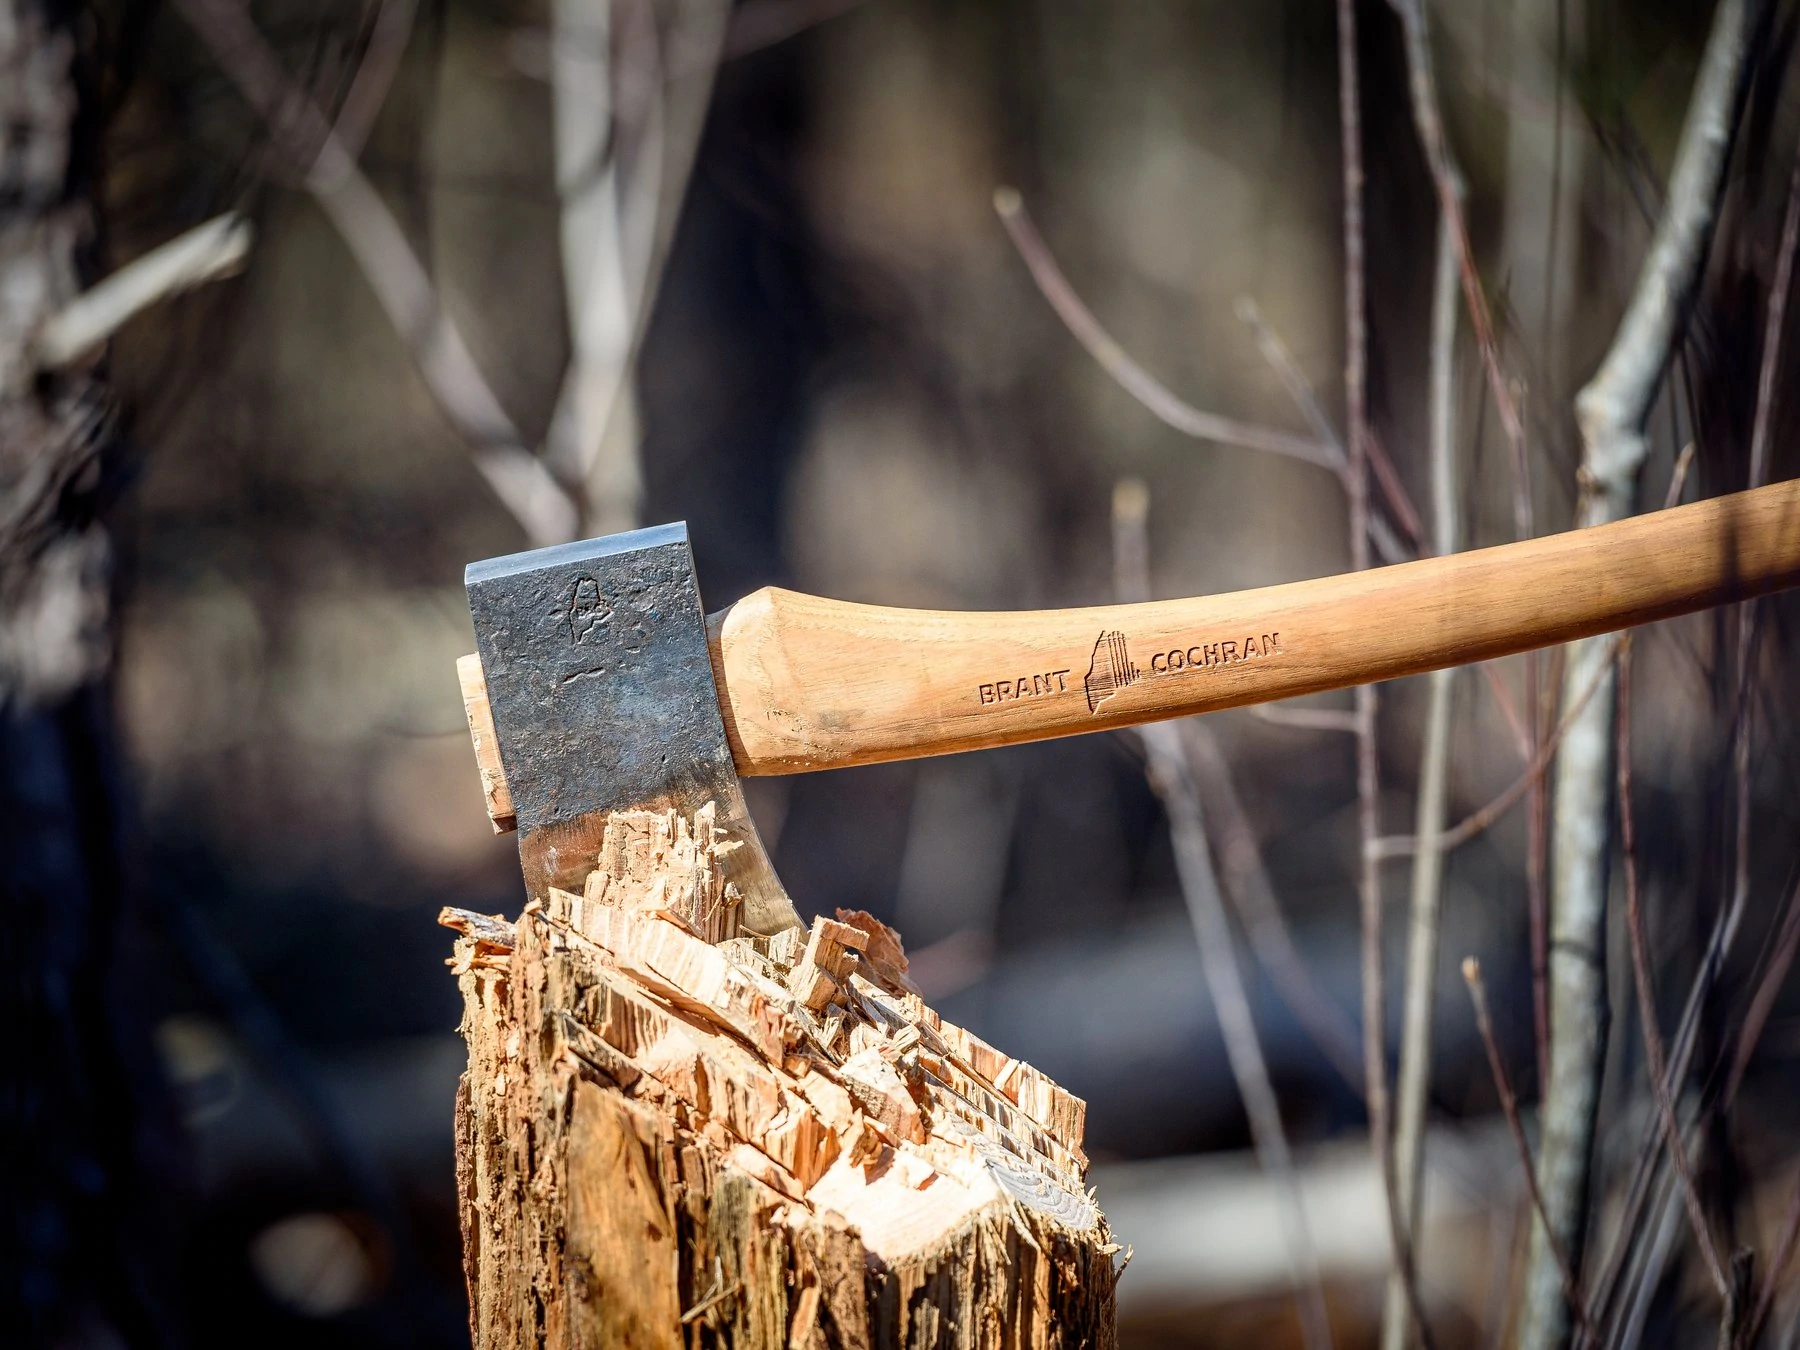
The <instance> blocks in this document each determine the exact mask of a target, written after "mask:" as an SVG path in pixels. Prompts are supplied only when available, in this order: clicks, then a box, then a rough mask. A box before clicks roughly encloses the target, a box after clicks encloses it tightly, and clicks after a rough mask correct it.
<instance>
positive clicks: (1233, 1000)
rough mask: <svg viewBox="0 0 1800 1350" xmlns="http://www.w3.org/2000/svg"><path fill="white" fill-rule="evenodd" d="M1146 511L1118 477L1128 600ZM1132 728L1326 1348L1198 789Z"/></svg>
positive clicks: (1166, 741) (1183, 762)
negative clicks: (1163, 819)
mask: <svg viewBox="0 0 1800 1350" xmlns="http://www.w3.org/2000/svg"><path fill="white" fill-rule="evenodd" d="M1148 513H1149V494H1148V492H1147V491H1146V490H1145V488H1144V485H1143V484H1142V483H1140V482H1136V481H1134V480H1127V481H1125V482H1122V483H1120V484H1119V485H1118V486H1117V487H1116V488H1115V489H1114V491H1113V568H1114V575H1115V578H1116V589H1117V591H1118V595H1119V599H1120V600H1121V601H1124V602H1127V603H1130V602H1133V601H1140V600H1148V599H1149V598H1150V567H1149V542H1148V531H1147V529H1146V520H1147V516H1148ZM1137 732H1138V736H1139V738H1140V739H1141V740H1142V741H1143V744H1144V752H1145V756H1146V758H1147V759H1148V761H1149V763H1148V768H1149V774H1150V785H1151V787H1152V788H1154V789H1155V791H1156V795H1157V797H1158V798H1160V799H1161V801H1162V805H1163V811H1164V812H1165V813H1166V814H1167V816H1168V820H1169V833H1170V836H1171V840H1172V842H1173V844H1174V847H1175V868H1176V873H1177V875H1178V876H1179V878H1180V881H1181V894H1182V898H1183V899H1184V900H1185V901H1186V902H1187V910H1188V918H1189V920H1190V921H1191V922H1192V924H1193V928H1194V941H1195V944H1196V945H1197V946H1198V947H1199V949H1200V964H1201V967H1202V968H1203V969H1204V971H1205V972H1206V986H1207V989H1208V990H1209V991H1210V992H1211V994H1212V1000H1213V1007H1214V1009H1215V1011H1216V1012H1217V1014H1218V1018H1219V1033H1220V1035H1221V1036H1222V1037H1223V1039H1224V1041H1225V1058H1226V1061H1227V1062H1228V1063H1229V1064H1230V1066H1231V1075H1232V1078H1233V1079H1234V1080H1235V1081H1236V1083H1237V1088H1238V1095H1239V1096H1240V1097H1241V1098H1242V1099H1243V1102H1244V1111H1245V1113H1246V1114H1247V1115H1248V1116H1249V1118H1250V1134H1251V1138H1252V1139H1253V1141H1254V1143H1255V1146H1256V1157H1257V1162H1258V1163H1259V1164H1260V1165H1261V1167H1262V1169H1263V1171H1265V1172H1267V1173H1268V1174H1269V1176H1270V1177H1271V1178H1273V1179H1274V1180H1275V1182H1276V1184H1277V1185H1278V1186H1279V1187H1280V1191H1281V1196H1282V1200H1283V1203H1282V1206H1281V1214H1282V1226H1283V1227H1284V1228H1285V1229H1286V1234H1287V1247H1288V1260H1289V1262H1290V1265H1291V1268H1292V1271H1293V1280H1294V1294H1295V1297H1296V1300H1297V1301H1298V1304H1299V1312H1300V1328H1301V1333H1302V1335H1303V1337H1304V1339H1305V1343H1306V1345H1307V1348H1308V1350H1328V1347H1329V1346H1330V1345H1331V1322H1330V1318H1329V1316H1328V1314H1327V1313H1326V1309H1325V1291H1324V1288H1323V1286H1322V1285H1321V1284H1320V1281H1319V1262H1318V1256H1317V1253H1316V1251H1315V1249H1314V1247H1313V1240H1312V1232H1311V1230H1310V1228H1309V1227H1308V1225H1307V1221H1306V1211H1305V1209H1304V1207H1303V1206H1302V1205H1301V1202H1300V1184H1299V1181H1298V1180H1297V1179H1296V1177H1295V1174H1294V1160H1293V1155H1292V1154H1291V1152H1290V1151H1289V1149H1288V1142H1287V1133H1286V1131H1285V1130H1284V1129H1283V1127H1282V1124H1281V1108H1280V1106H1279V1104H1278V1103H1277V1102H1276V1100H1275V1089H1274V1086H1273V1085H1272V1084H1271V1083H1270V1081H1269V1067H1268V1063H1267V1061H1265V1059H1264V1058H1263V1052H1262V1044H1261V1042H1260V1041H1259V1040H1258V1039H1257V1034H1256V1022H1255V1019H1254V1018H1253V1017H1252V1015H1251V1012H1250V999H1249V996H1248V995H1247V994H1246V993H1245V992H1244V978H1243V974H1242V972H1241V971H1240V969H1239V967H1238V960H1237V953H1236V951H1235V942H1234V940H1233V938H1232V935H1231V924H1230V922H1229V921H1228V920H1227V919H1226V917H1225V905H1224V902H1223V901H1222V900H1221V899H1220V897H1219V882H1218V878H1217V876H1216V875H1215V874H1214V872H1213V864H1212V854H1211V851H1210V849H1209V847H1208V844H1207V839H1206V821H1205V817H1204V815H1203V813H1202V810H1201V805H1200V792H1199V789H1198V788H1197V787H1196V786H1195V783H1194V778H1193V774H1192V773H1191V771H1190V770H1189V767H1188V763H1187V758H1186V756H1185V755H1184V754H1183V752H1182V746H1181V733H1180V732H1179V731H1178V730H1177V729H1176V728H1175V726H1174V725H1173V724H1171V723H1168V722H1154V723H1151V724H1149V725H1147V726H1142V727H1139V728H1138V729H1137Z"/></svg>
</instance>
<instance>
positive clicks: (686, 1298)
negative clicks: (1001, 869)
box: [444, 811, 1118, 1350]
mask: <svg viewBox="0 0 1800 1350" xmlns="http://www.w3.org/2000/svg"><path fill="white" fill-rule="evenodd" d="M838 918H839V922H833V921H831V920H828V919H823V918H821V919H818V920H816V921H815V922H814V925H813V928H812V931H811V932H810V933H807V932H805V931H803V930H793V931H791V932H789V933H785V934H782V935H780V936H777V937H775V938H772V939H765V938H760V937H755V936H752V935H750V934H741V935H740V934H739V932H738V929H737V923H736V919H737V896H736V892H735V890H734V889H732V888H729V887H727V886H726V884H725V883H724V881H723V878H722V877H721V875H720V873H719V871H718V867H717V863H716V859H715V856H714V844H713V832H712V823H711V818H710V812H709V811H703V812H701V813H700V815H699V817H697V818H696V819H695V821H694V822H692V824H690V823H689V822H688V821H687V820H685V819H683V818H681V817H679V816H676V815H674V814H669V815H656V814H651V813H644V812H633V813H627V814H622V815H618V816H615V817H614V818H613V820H612V822H611V823H610V825H609V826H608V830H607V835H606V843H605V846H604V848H603V850H602V853H601V866H600V868H599V869H597V870H596V871H595V872H594V873H592V874H591V875H590V876H589V878H588V881H587V885H586V888H585V893H584V894H583V895H581V896H576V895H571V894H567V893H564V892H559V891H552V892H551V894H550V896H549V899H548V901H547V903H545V904H543V905H538V904H537V903H535V902H534V903H533V904H532V905H529V906H527V908H526V912H525V913H524V914H523V915H522V916H521V917H520V919H519V921H518V922H517V923H516V924H509V923H506V922H504V921H502V920H497V919H486V918H483V917H481V916H479V915H473V914H467V913H464V912H461V911H446V913H445V916H444V921H445V922H446V923H447V924H448V925H449V926H451V927H454V928H457V929H459V930H460V931H461V933H462V937H461V938H459V939H458V941H457V944H456V957H455V960H454V962H453V965H454V968H455V971H456V973H457V975H458V978H459V980H460V983H461V987H462V992H463V998H464V1006H465V1013H464V1018H463V1034H464V1036H465V1037H466V1038H467V1040H468V1043H469V1069H468V1072H467V1074H466V1075H465V1076H464V1078H463V1083H462V1089H461V1092H460V1095H459V1098H458V1105H457V1134H458V1175H457V1182H458V1189H459V1192H460V1199H461V1211H462V1223H463V1243H464V1265H465V1272H466V1275H467V1278H468V1284H469V1305H470V1321H471V1332H472V1336H473V1341H474V1344H475V1347H476V1350H521V1348H522V1347H525V1346H534V1347H535V1346H547V1347H552V1348H553V1350H564V1348H571V1350H572V1348H573V1347H578V1346H589V1347H601V1346H634V1347H665V1346H666V1347H683V1346H714V1345H720V1346H722V1345H731V1346H735V1347H745V1348H748V1347H764V1346H767V1347H777V1348H780V1347H796V1348H798V1347H809V1348H810V1347H820V1348H821V1350H822V1348H823V1347H860V1346H946V1347H948V1346H958V1347H960V1346H995V1347H1002V1346H1005V1347H1011V1346H1019V1347H1037V1346H1046V1347H1048V1346H1067V1347H1074V1346H1111V1345H1113V1344H1114V1342H1115V1336H1114V1327H1113V1291H1114V1282H1115V1279H1116V1270H1115V1253H1116V1252H1117V1251H1118V1248H1117V1246H1116V1244H1114V1243H1113V1242H1112V1241H1111V1237H1110V1234H1109V1232H1108V1230H1107V1227H1106V1221H1105V1219H1104V1217H1103V1216H1102V1215H1101V1214H1100V1212H1099V1210H1098V1209H1097V1208H1096V1207H1095V1205H1094V1203H1093V1201H1092V1200H1091V1198H1090V1197H1089V1196H1088V1195H1087V1194H1085V1193H1084V1191H1083V1189H1082V1179H1083V1176H1084V1173H1085V1169H1086V1158H1085V1156H1084V1155H1083V1154H1082V1152H1081V1132H1082V1125H1083V1117H1084V1114H1085V1108H1084V1106H1083V1103H1081V1102H1080V1101H1079V1100H1078V1099H1076V1098H1074V1097H1072V1096H1070V1095H1069V1094H1068V1093H1066V1092H1064V1091H1063V1090H1062V1089H1061V1088H1059V1087H1057V1086H1056V1085H1055V1084H1054V1083H1052V1082H1051V1081H1050V1080H1049V1079H1048V1078H1046V1077H1044V1076H1043V1075H1042V1074H1040V1073H1038V1072H1037V1071H1036V1070H1035V1069H1032V1068H1031V1067H1030V1066H1029V1065H1025V1064H1021V1063H1019V1062H1017V1061H1015V1060H1011V1059H1008V1058H1007V1057H1006V1056H1005V1055H1003V1054H1001V1053H1000V1052H998V1051H996V1050H994V1049H993V1048H992V1047H991V1046H988V1045H987V1044H985V1043H984V1042H982V1041H981V1040H980V1039H979V1038H978V1037H976V1036H973V1035H971V1034H970V1033H968V1032H966V1031H963V1030H962V1029H961V1028H958V1027H954V1026H951V1025H950V1024H949V1023H947V1022H944V1021H942V1020H941V1019H940V1018H939V1017H938V1016H937V1015H936V1014H935V1013H933V1012H932V1011H931V1009H930V1008H928V1007H927V1006H926V1004H925V1002H924V1000H923V999H922V998H920V997H919V995H918V994H917V992H916V991H915V990H914V989H913V988H912V986H911V984H910V981H909V980H908V979H907V975H906V958H905V955H904V954H903V952H902V951H901V948H900V944H899V941H898V939H897V937H896V935H895V934H894V933H893V931H892V930H891V929H888V928H887V927H886V926H885V925H883V924H881V923H879V922H878V921H876V920H875V919H873V918H871V917H869V916H868V915H866V914H860V913H854V912H850V911H840V912H839V916H838Z"/></svg>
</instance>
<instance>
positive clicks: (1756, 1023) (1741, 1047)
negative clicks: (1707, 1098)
mask: <svg viewBox="0 0 1800 1350" xmlns="http://www.w3.org/2000/svg"><path fill="white" fill-rule="evenodd" d="M1796 953H1800V886H1796V887H1795V888H1794V890H1793V892H1792V893H1791V894H1790V895H1789V896H1788V902H1787V906H1786V909H1785V911H1784V912H1783V914H1782V916H1781V926H1780V927H1779V928H1778V929H1777V930H1776V934H1775V946H1774V950H1773V952H1771V954H1770V956H1769V967H1768V969H1767V970H1765V971H1764V972H1763V976H1762V979H1761V980H1759V981H1758V982H1757V986H1756V994H1755V995H1754V997H1752V998H1751V1000H1750V1010H1749V1011H1748V1012H1746V1013H1745V1014H1744V1024H1743V1026H1742V1027H1740V1028H1739V1029H1738V1038H1737V1046H1736V1049H1735V1050H1734V1051H1733V1054H1732V1059H1731V1071H1730V1073H1729V1074H1727V1075H1726V1078H1725V1092H1724V1100H1725V1101H1727V1102H1729V1101H1731V1100H1732V1099H1733V1098H1735V1097H1736V1096H1737V1090H1738V1088H1739V1086H1740V1085H1742V1083H1743V1081H1744V1074H1745V1072H1746V1071H1747V1070H1748V1069H1749V1067H1750V1057H1751V1055H1752V1054H1753V1053H1754V1052H1755V1049H1756V1043H1757V1041H1759V1040H1760V1039H1761V1038H1762V1033H1763V1028H1764V1027H1766V1026H1767V1025H1768V1022H1769V1014H1770V1013H1772V1012H1774V1010H1775V1001H1776V1000H1777V999H1778V998H1779V997H1780V996H1781V991H1782V987H1783V986H1784V985H1785V984H1786V983H1787V977H1788V972H1789V971H1790V970H1792V969H1793V966H1794V956H1795V954H1796Z"/></svg>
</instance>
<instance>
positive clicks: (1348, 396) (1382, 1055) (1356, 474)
mask: <svg viewBox="0 0 1800 1350" xmlns="http://www.w3.org/2000/svg"><path fill="white" fill-rule="evenodd" d="M1337 56H1338V128H1339V132H1340V135H1341V139H1342V155H1343V175H1344V218H1343V228H1344V334H1345V337H1344V425H1345V427H1346V428H1347V436H1346V439H1347V441H1348V445H1347V446H1346V450H1347V456H1348V472H1347V473H1346V474H1345V477H1344V486H1345V495H1346V496H1347V497H1348V498H1349V509H1350V530H1349V534H1350V567H1351V570H1353V571H1362V570H1364V569H1365V568H1367V567H1368V566H1369V417H1368V405H1367V397H1368V390H1367V381H1368V319H1367V314H1366V312H1365V308H1364V305H1365V301H1364V282H1365V278H1364V272H1363V266H1364V256H1363V147H1362V107H1361V104H1362V92H1361V81H1360V75H1359V72H1358V69H1357V57H1356V0H1337ZM1354 697H1355V705H1354V706H1355V710H1356V722H1357V727H1356V826H1357V841H1358V844H1359V847H1358V849H1357V862H1358V869H1357V870H1358V876H1357V896H1358V909H1359V911H1360V913H1361V920H1362V1004H1363V1078H1364V1081H1365V1088H1364V1093H1365V1096H1364V1100H1365V1102H1366V1104H1367V1106H1368V1113H1369V1142H1370V1146H1371V1148H1372V1149H1373V1150H1374V1154H1375V1163H1376V1168H1377V1170H1378V1171H1379V1173H1380V1175H1381V1181H1382V1188H1383V1191H1384V1193H1385V1195H1386V1197H1387V1211H1388V1213H1387V1219H1388V1237H1389V1240H1390V1242H1391V1243H1392V1245H1393V1255H1394V1263H1393V1264H1394V1269H1395V1270H1397V1271H1399V1272H1400V1279H1401V1283H1402V1285H1403V1287H1404V1289H1405V1291H1406V1298H1407V1303H1408V1306H1409V1307H1410V1308H1411V1310H1412V1315H1413V1320H1414V1323H1415V1324H1416V1326H1417V1328H1418V1333H1419V1338H1420V1339H1421V1340H1422V1341H1424V1342H1425V1343H1426V1344H1427V1345H1429V1344H1430V1342H1431V1335H1430V1330H1429V1328H1428V1326H1427V1324H1426V1321H1425V1315H1424V1309H1423V1307H1422V1305H1421V1303H1420V1299H1419V1285H1418V1276H1417V1270H1416V1269H1415V1265H1414V1253H1413V1249H1412V1241H1411V1237H1410V1235H1409V1234H1408V1233H1407V1231H1406V1223H1405V1215H1404V1207H1403V1206H1402V1204H1401V1202H1400V1193H1399V1186H1398V1183H1397V1180H1396V1178H1395V1176H1394V1141H1393V1136H1392V1134H1391V1133H1390V1130H1391V1110H1390V1104H1389V1099H1388V1079H1387V987H1386V980H1385V975H1384V972H1383V970H1382V962H1381V863H1380V860H1379V859H1378V858H1377V857H1376V855H1375V840H1376V838H1377V837H1378V836H1379V835H1380V833H1381V820H1380V800H1381V797H1380V794H1381V783H1380V772H1379V771H1380V745H1379V743H1378V741H1377V739H1376V720H1375V718H1376V689H1375V686H1374V685H1372V684H1363V685H1358V686H1357V688H1356V693H1355V696H1354Z"/></svg>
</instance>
